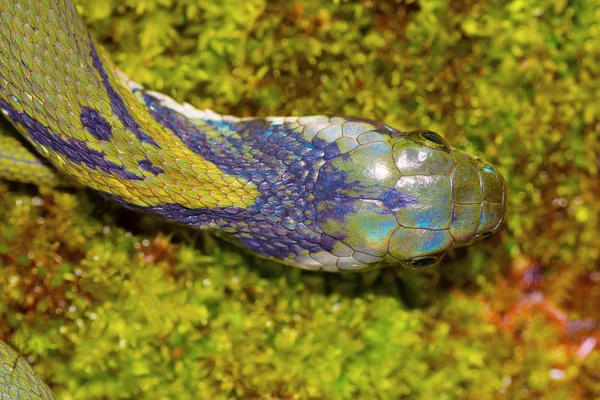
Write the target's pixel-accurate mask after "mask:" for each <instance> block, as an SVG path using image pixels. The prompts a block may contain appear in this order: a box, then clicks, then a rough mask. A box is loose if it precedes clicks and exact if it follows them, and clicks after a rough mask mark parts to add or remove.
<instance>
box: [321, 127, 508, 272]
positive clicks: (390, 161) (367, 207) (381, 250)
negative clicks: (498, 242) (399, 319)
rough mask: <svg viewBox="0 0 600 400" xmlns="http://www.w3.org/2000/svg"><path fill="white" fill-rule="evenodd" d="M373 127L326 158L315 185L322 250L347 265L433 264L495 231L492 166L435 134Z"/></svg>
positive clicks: (501, 201) (500, 207)
mask: <svg viewBox="0 0 600 400" xmlns="http://www.w3.org/2000/svg"><path fill="white" fill-rule="evenodd" d="M376 128H377V129H375V130H374V131H372V132H370V133H369V135H368V138H367V137H365V140H363V141H362V143H361V140H360V136H359V141H358V142H359V144H360V145H359V146H358V147H355V148H354V149H352V150H351V151H348V152H346V153H343V154H340V155H338V156H336V157H333V158H331V159H329V160H327V162H326V163H325V164H324V165H323V166H322V167H321V169H320V173H319V177H318V180H317V183H316V185H315V194H316V197H317V199H316V200H315V202H316V209H317V222H318V223H319V225H320V227H321V228H322V229H323V231H324V233H325V234H326V235H328V236H329V237H331V240H330V241H329V242H331V243H328V244H327V246H328V248H327V250H328V251H329V252H331V253H333V254H336V253H338V254H341V253H344V252H345V253H350V252H351V254H352V258H354V259H355V260H357V261H358V263H357V264H355V266H354V267H353V268H347V269H356V270H358V269H364V268H368V267H369V266H373V265H382V264H384V265H385V264H387V265H389V264H396V265H397V264H402V265H404V266H407V267H411V268H417V267H424V266H430V265H434V264H437V263H438V262H439V261H440V260H441V259H442V258H443V256H444V255H445V254H446V252H447V251H448V250H450V249H451V248H453V247H459V246H465V245H468V244H471V243H473V242H475V241H477V240H479V239H481V238H484V237H486V236H489V235H491V234H492V233H494V232H496V231H497V230H498V229H499V227H500V225H501V223H502V221H503V219H504V215H505V202H506V185H505V182H504V179H503V177H502V175H501V174H500V173H499V172H498V171H497V170H496V169H495V168H493V167H492V166H491V165H489V164H487V163H485V162H484V161H482V160H480V159H478V158H476V157H472V156H469V155H467V154H466V153H463V152H461V151H458V150H454V149H452V148H451V147H450V146H449V145H448V143H447V142H446V140H445V139H443V138H442V137H441V136H440V135H439V134H437V133H435V132H432V131H428V130H423V131H412V132H400V131H396V130H393V129H392V128H387V127H385V128H386V129H385V130H382V129H381V127H376ZM348 265H349V266H350V265H351V263H348ZM338 269H339V265H338Z"/></svg>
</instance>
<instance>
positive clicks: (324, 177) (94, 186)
mask: <svg viewBox="0 0 600 400" xmlns="http://www.w3.org/2000/svg"><path fill="white" fill-rule="evenodd" d="M0 111H1V113H2V115H3V116H4V117H6V118H7V119H8V120H9V121H10V122H11V123H12V125H14V127H15V128H16V130H17V131H18V132H19V133H20V136H21V138H20V139H16V138H14V137H8V136H1V137H0V177H1V178H4V179H10V180H17V181H22V182H27V183H34V184H38V185H49V186H69V185H78V186H83V187H85V188H89V189H91V190H93V191H95V192H97V193H100V194H101V195H102V196H104V197H105V198H107V199H109V200H112V201H114V202H116V203H118V204H120V205H122V206H124V207H127V208H129V209H132V210H135V211H138V212H141V213H145V214H150V215H154V216H157V217H161V218H163V219H166V220H169V221H172V222H175V223H179V224H184V225H187V226H191V227H193V228H197V229H203V230H210V231H211V232H213V233H214V234H215V235H217V236H220V237H223V238H224V239H226V240H228V241H231V242H234V243H236V244H237V245H239V246H242V247H244V248H246V249H247V250H249V251H250V252H252V253H254V254H256V255H258V256H259V257H262V258H267V259H271V260H276V261H278V262H280V263H283V264H287V265H291V266H294V267H299V268H303V269H308V270H319V271H333V272H343V271H353V272H356V271H364V270H369V269H373V268H379V267H382V266H406V267H411V268H419V267H425V266H431V265H435V264H437V263H438V262H439V261H440V260H441V259H442V257H443V256H444V255H445V254H446V253H447V252H448V251H449V250H450V249H452V248H455V247H460V246H466V245H469V244H471V243H474V242H477V241H479V240H480V239H482V238H484V237H487V236H489V235H491V234H493V233H494V232H496V231H497V230H498V229H499V227H500V226H501V224H502V222H503V220H504V218H505V210H506V207H505V204H506V183H505V180H504V178H503V176H502V174H501V173H500V172H499V171H498V170H497V169H496V168H494V167H493V166H492V165H490V164H489V163H487V162H485V161H483V160H482V159H480V158H479V157H476V156H473V155H470V154H468V153H466V152H464V151H461V150H457V149H455V148H452V147H451V146H450V145H449V144H448V142H447V141H446V140H445V139H444V138H443V137H442V136H441V135H439V134H438V133H436V132H433V131H431V130H427V129H419V130H399V129H396V128H393V127H391V126H389V125H386V124H384V123H381V122H377V121H373V120H370V119H365V118H356V117H348V116H342V115H314V116H290V117H266V118H254V117H244V118H240V117H235V116H231V115H221V114H217V113H215V112H213V111H211V110H200V109H197V108H195V107H193V106H192V105H190V104H188V103H178V102H176V101H175V100H173V99H172V98H171V97H169V96H167V95H165V94H161V93H158V92H155V91H152V90H149V89H146V88H144V87H142V86H141V85H139V84H137V83H136V82H134V81H133V80H131V79H129V78H128V77H127V76H126V75H125V74H123V73H122V72H121V71H120V70H118V69H117V68H116V67H115V65H114V64H113V63H112V62H111V61H110V59H109V58H108V56H107V55H106V54H105V53H104V51H103V50H102V48H100V46H98V44H97V43H95V41H94V40H93V38H92V37H91V35H90V34H89V32H88V31H87V29H86V27H85V25H84V24H83V22H82V20H81V19H80V18H79V16H78V14H77V11H76V8H75V6H74V5H73V3H72V2H71V1H68V0H42V1H40V0H0ZM21 139H22V140H21ZM31 149H33V151H32V150H31Z"/></svg>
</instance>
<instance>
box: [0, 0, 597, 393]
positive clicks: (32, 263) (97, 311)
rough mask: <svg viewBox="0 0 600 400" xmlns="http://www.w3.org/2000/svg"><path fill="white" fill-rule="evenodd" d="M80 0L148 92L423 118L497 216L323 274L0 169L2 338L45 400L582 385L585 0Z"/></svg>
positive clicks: (591, 266) (587, 115)
mask: <svg viewBox="0 0 600 400" xmlns="http://www.w3.org/2000/svg"><path fill="white" fill-rule="evenodd" d="M78 4H79V5H80V11H81V12H82V14H83V16H84V18H85V20H86V23H87V24H88V25H89V26H90V27H91V30H92V33H93V36H94V37H95V38H97V39H98V40H99V42H100V43H102V44H103V45H104V46H105V48H106V49H107V50H108V52H109V53H110V54H111V55H112V58H113V60H114V61H115V62H116V63H117V64H118V65H119V66H120V68H121V69H122V70H124V71H125V72H126V73H127V74H128V75H129V76H131V77H132V78H134V79H135V80H137V81H139V82H140V83H142V84H144V85H146V86H148V87H151V88H153V89H155V90H159V91H164V92H166V93H168V94H171V95H172V96H174V97H175V98H177V99H178V100H185V101H188V102H191V103H192V104H194V105H195V106H197V107H199V108H211V109H213V110H215V111H217V112H222V113H229V114H234V115H242V116H250V115H258V116H264V115H275V114H279V115H287V114H291V115H311V114H318V113H323V112H328V113H342V114H348V115H354V116H362V117H367V118H373V119H378V120H382V121H384V122H386V123H388V124H390V125H392V126H395V127H399V128H406V129H411V128H421V127H427V128H429V129H432V130H435V131H438V132H440V133H442V134H444V136H445V137H446V138H447V139H448V140H449V141H450V142H451V143H452V144H453V145H455V146H456V147H459V148H462V149H466V150H467V151H469V152H474V153H477V154H480V155H482V156H483V157H484V158H485V159H486V160H488V161H490V162H491V163H492V164H494V165H495V166H497V167H499V169H500V170H501V171H502V172H503V174H504V175H505V177H506V179H507V182H508V187H509V214H508V220H507V223H506V226H505V227H504V228H503V230H502V231H501V232H500V233H499V234H497V235H495V236H494V237H493V238H491V239H489V240H486V241H485V242H483V243H481V244H479V245H476V246H472V247H469V248H467V249H463V250H459V251H455V252H453V253H451V254H450V255H449V257H447V259H446V261H445V262H444V263H443V264H442V265H441V266H440V267H439V268H437V269H435V270H431V271H425V272H413V271H408V270H404V269H399V270H392V269H388V270H383V271H381V272H380V273H370V274H366V275H350V276H339V275H330V274H317V273H309V272H301V271H299V270H295V269H291V268H288V267H282V266H279V265H276V264H272V263H266V262H264V261H263V260H260V259H256V258H253V257H251V256H249V255H246V254H244V253H243V252H241V251H240V250H238V249H236V248H233V247H230V246H228V245H226V244H224V243H222V242H218V241H215V240H214V239H213V238H212V237H210V236H209V235H206V234H203V233H199V232H194V231H191V230H187V229H185V228H181V227H177V226H173V225H168V224H165V223H162V222H159V221H156V220H152V219H149V218H146V217H142V216H138V215H135V214H132V213H131V212H128V211H125V210H121V209H119V208H118V207H116V206H113V205H110V204H108V203H106V202H104V201H103V200H102V199H101V198H99V197H97V196H95V195H94V194H92V193H89V192H86V191H83V190H81V191H80V190H75V191H68V190H67V191H65V190H50V189H44V188H39V189H38V188H36V187H32V186H27V185H19V184H12V183H4V182H2V183H0V199H1V200H0V216H1V217H0V219H1V222H0V282H1V284H2V287H3V288H4V291H3V294H2V295H1V296H0V317H1V318H2V324H1V327H0V338H1V339H4V340H7V341H8V342H10V343H11V344H13V345H14V346H15V347H16V348H18V349H19V351H20V352H21V353H22V354H24V355H27V356H28V357H29V359H30V360H31V361H32V362H34V364H35V368H36V370H37V371H38V372H39V373H40V374H41V376H42V377H43V378H44V379H45V380H46V381H47V382H49V384H50V385H51V386H52V388H53V390H54V392H55V394H56V396H57V397H58V398H61V399H62V398H64V399H100V398H111V399H112V398H114V399H117V398H122V399H125V398H153V399H156V398H164V399H188V398H189V399H195V398H211V399H219V398H223V399H224V398H285V399H296V398H297V399H305V398H314V399H350V398H362V399H373V398H423V399H430V398H440V399H443V398H447V399H453V398H472V399H482V398H499V397H508V398H526V397H534V398H556V399H564V398H569V397H570V398H593V397H598V396H600V383H599V382H600V373H599V372H598V371H600V351H599V350H598V347H600V344H596V345H595V347H594V346H593V345H594V344H595V343H596V342H597V341H598V340H600V330H599V328H598V324H599V322H600V311H599V310H600V307H599V305H600V261H599V258H600V235H599V234H600V229H599V227H598V224H599V221H598V216H599V214H600V204H599V202H598V199H599V198H600V183H599V182H600V179H599V176H598V172H599V171H598V170H599V168H600V156H598V154H600V140H599V139H600V121H599V119H600V110H599V106H598V104H599V99H600V89H599V88H600V85H599V84H598V82H599V79H600V26H599V25H598V22H597V21H598V20H600V1H598V0H574V1H566V0H552V1H541V0H539V1H525V0H513V1H509V2H506V1H501V0H487V1H486V0H472V1H460V2H458V1H452V2H451V1H442V0H427V1H425V0H422V1H410V0H408V1H392V0H388V1H375V0H373V1H357V0H356V1H344V0H334V1H331V2H321V1H311V0H294V1H268V2H267V1H266V0H245V1H236V0H219V1H217V0H213V1H201V2H198V1H196V0H178V1H175V0H139V1H138V0H135V1H134V0H126V1H124V2H123V1H116V0H115V1H107V2H100V1H96V0H79V1H78ZM590 349H591V351H590Z"/></svg>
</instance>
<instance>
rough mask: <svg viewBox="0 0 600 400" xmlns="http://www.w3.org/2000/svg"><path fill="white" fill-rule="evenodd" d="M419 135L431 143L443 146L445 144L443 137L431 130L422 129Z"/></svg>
mask: <svg viewBox="0 0 600 400" xmlns="http://www.w3.org/2000/svg"><path fill="white" fill-rule="evenodd" d="M421 137H422V138H423V139H425V140H429V141H430V142H432V143H435V144H437V145H439V146H443V145H445V144H446V142H444V139H443V138H442V137H441V136H440V135H439V134H437V133H435V132H432V131H423V132H421Z"/></svg>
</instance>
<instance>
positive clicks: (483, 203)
mask: <svg viewBox="0 0 600 400" xmlns="http://www.w3.org/2000/svg"><path fill="white" fill-rule="evenodd" d="M452 188H453V211H452V223H451V226H450V232H451V234H452V236H453V238H454V242H455V244H456V245H458V246H461V245H466V244H470V243H472V242H473V241H476V240H478V239H480V238H484V237H487V236H489V235H491V234H493V233H494V232H496V231H497V230H498V229H499V228H500V226H501V225H502V221H503V220H504V217H505V214H506V207H505V205H506V183H505V181H504V178H503V177H502V174H500V172H498V171H497V170H496V169H495V168H494V167H492V166H491V165H489V164H487V163H485V162H483V161H482V160H479V159H472V158H469V159H463V160H461V161H460V162H458V163H457V165H456V167H455V168H454V171H453V173H452Z"/></svg>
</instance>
